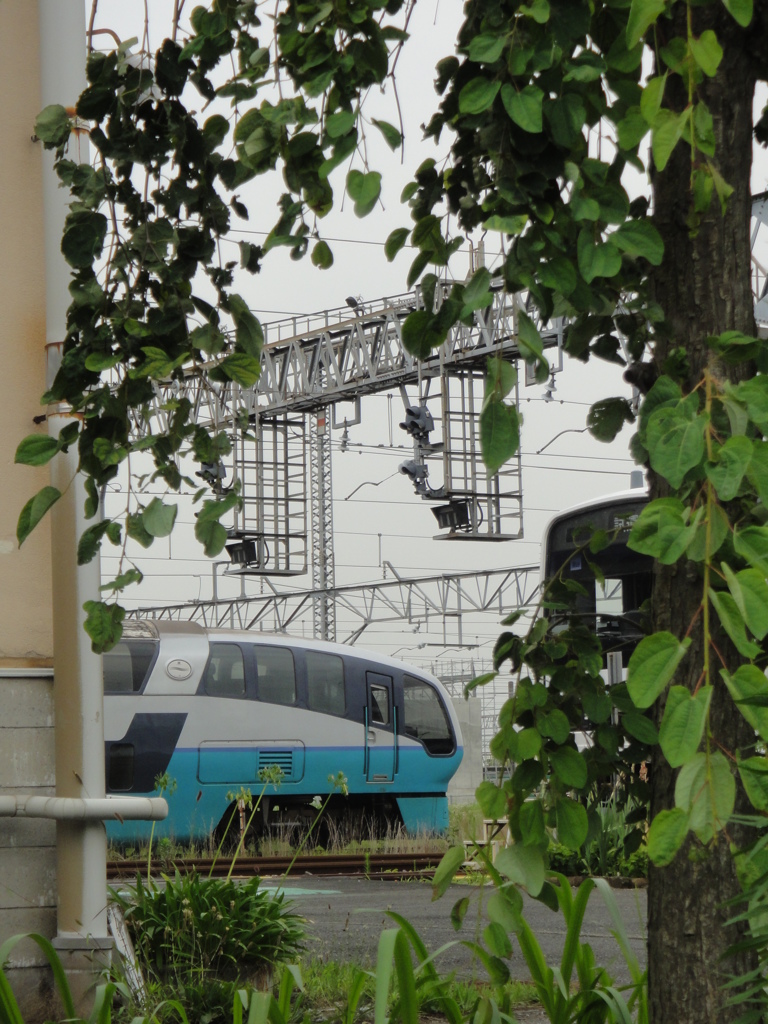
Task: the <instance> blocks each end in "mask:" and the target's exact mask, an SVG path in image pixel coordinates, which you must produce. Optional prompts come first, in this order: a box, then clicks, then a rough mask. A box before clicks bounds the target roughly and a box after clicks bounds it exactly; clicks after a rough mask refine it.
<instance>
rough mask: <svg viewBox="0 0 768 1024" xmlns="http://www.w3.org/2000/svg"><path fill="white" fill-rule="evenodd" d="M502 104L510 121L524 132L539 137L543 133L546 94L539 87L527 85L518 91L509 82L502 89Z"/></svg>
mask: <svg viewBox="0 0 768 1024" xmlns="http://www.w3.org/2000/svg"><path fill="white" fill-rule="evenodd" d="M501 102H502V103H503V104H504V109H505V110H506V112H507V114H508V115H509V117H510V119H511V120H512V121H514V122H515V124H516V125H518V127H520V128H522V129H523V131H524V132H530V133H531V134H532V135H538V134H539V133H540V132H541V131H542V128H543V121H542V104H543V102H544V93H543V92H542V91H541V89H539V87H538V86H536V85H526V86H525V88H524V89H521V90H520V91H518V90H517V89H515V88H514V86H512V85H510V84H509V83H508V82H507V83H506V84H505V85H503V86H502V89H501Z"/></svg>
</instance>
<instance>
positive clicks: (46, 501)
mask: <svg viewBox="0 0 768 1024" xmlns="http://www.w3.org/2000/svg"><path fill="white" fill-rule="evenodd" d="M60 497H61V491H60V490H58V488H56V487H43V488H42V489H41V490H39V491H38V492H37V494H36V495H35V496H34V497H33V498H30V499H29V501H28V502H27V503H26V505H25V506H24V508H23V509H22V510H21V512H20V513H19V521H18V523H17V525H16V539H17V540H18V542H19V547H21V545H22V544H23V543H24V541H25V540H26V539H27V537H28V536H29V535H30V533H32V531H33V530H34V528H35V527H36V526H37V524H38V523H39V522H40V520H41V519H42V518H43V516H44V515H45V513H46V512H47V511H48V509H49V508H50V507H51V505H55V503H56V502H57V501H58V500H59V498H60Z"/></svg>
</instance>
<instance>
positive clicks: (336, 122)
mask: <svg viewBox="0 0 768 1024" xmlns="http://www.w3.org/2000/svg"><path fill="white" fill-rule="evenodd" d="M355 117H356V115H355V112H354V110H339V111H337V112H336V113H335V114H331V116H330V117H328V118H326V121H325V130H326V132H327V134H328V137H329V138H331V139H338V138H340V137H341V136H342V135H346V134H347V133H348V132H350V131H351V130H352V128H353V127H354V124H355Z"/></svg>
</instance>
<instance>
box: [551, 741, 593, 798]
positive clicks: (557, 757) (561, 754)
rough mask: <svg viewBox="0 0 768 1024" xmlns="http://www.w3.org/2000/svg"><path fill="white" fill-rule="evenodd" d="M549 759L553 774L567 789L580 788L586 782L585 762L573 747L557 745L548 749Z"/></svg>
mask: <svg viewBox="0 0 768 1024" xmlns="http://www.w3.org/2000/svg"><path fill="white" fill-rule="evenodd" d="M549 761H550V764H551V765H552V767H553V769H554V771H555V775H556V776H557V777H558V779H560V781H561V782H562V783H564V784H565V785H566V786H567V787H568V788H569V789H581V788H582V787H583V786H585V785H586V784H587V762H586V761H585V760H584V758H583V757H582V755H581V754H580V753H579V752H578V750H574V748H573V747H557V748H556V749H555V750H552V751H550V754H549Z"/></svg>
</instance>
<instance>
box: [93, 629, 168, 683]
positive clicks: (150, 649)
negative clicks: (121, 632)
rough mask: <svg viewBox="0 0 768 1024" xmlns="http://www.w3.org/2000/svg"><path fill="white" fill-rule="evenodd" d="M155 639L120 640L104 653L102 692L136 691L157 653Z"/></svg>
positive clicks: (147, 673)
mask: <svg viewBox="0 0 768 1024" xmlns="http://www.w3.org/2000/svg"><path fill="white" fill-rule="evenodd" d="M157 647H158V644H157V641H156V640H121V641H120V642H119V643H117V644H116V645H115V646H114V647H113V648H112V650H111V651H107V653H106V654H105V655H104V660H103V668H104V693H138V692H139V691H140V690H141V688H142V686H143V685H144V683H145V681H146V679H147V676H148V675H149V670H150V668H151V667H152V663H153V662H154V660H155V654H156V653H157Z"/></svg>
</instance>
